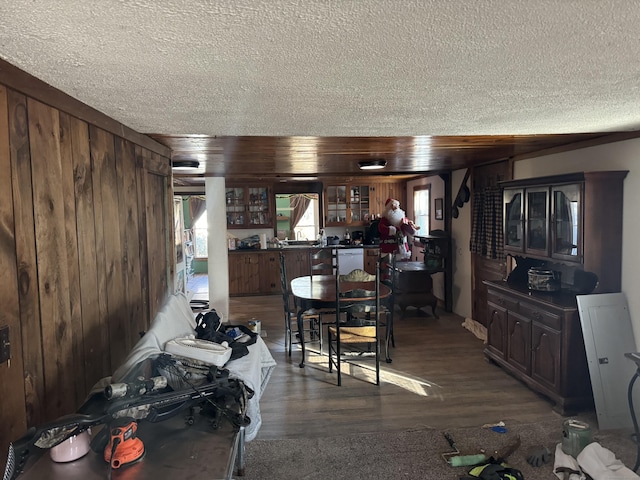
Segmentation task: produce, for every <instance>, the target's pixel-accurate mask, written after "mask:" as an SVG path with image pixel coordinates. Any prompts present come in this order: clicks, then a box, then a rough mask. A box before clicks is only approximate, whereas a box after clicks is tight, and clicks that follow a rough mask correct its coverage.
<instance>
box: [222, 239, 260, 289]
mask: <svg viewBox="0 0 640 480" xmlns="http://www.w3.org/2000/svg"><path fill="white" fill-rule="evenodd" d="M259 292H260V254H259V253H258V252H255V251H251V250H247V251H243V250H236V251H232V252H229V295H256V294H258V293H259Z"/></svg>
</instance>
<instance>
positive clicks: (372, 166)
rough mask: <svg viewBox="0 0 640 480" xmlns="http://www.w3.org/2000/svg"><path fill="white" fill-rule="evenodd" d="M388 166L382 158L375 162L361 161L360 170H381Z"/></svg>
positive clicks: (359, 163)
mask: <svg viewBox="0 0 640 480" xmlns="http://www.w3.org/2000/svg"><path fill="white" fill-rule="evenodd" d="M386 166H387V161H386V160H384V159H382V158H376V159H374V160H360V161H359V162H358V167H360V170H380V169H381V168H384V167H386Z"/></svg>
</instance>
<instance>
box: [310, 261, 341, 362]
mask: <svg viewBox="0 0 640 480" xmlns="http://www.w3.org/2000/svg"><path fill="white" fill-rule="evenodd" d="M339 271H340V264H339V259H338V249H337V248H321V249H314V250H311V251H310V252H309V272H310V275H311V280H312V281H313V276H314V275H332V276H333V277H335V279H336V291H339V290H338V281H339V279H338V272H339ZM337 305H338V301H337V299H335V300H334V301H332V302H330V303H329V304H327V305H326V306H324V307H321V308H317V309H315V311H316V312H317V313H318V314H319V315H320V340H319V346H320V352H321V353H322V345H323V338H324V334H323V331H324V327H325V326H327V325H333V324H334V323H335V322H336V321H337V320H336V318H337V317H339V315H340V312H339V310H337Z"/></svg>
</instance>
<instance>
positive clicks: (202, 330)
mask: <svg viewBox="0 0 640 480" xmlns="http://www.w3.org/2000/svg"><path fill="white" fill-rule="evenodd" d="M236 328H237V329H238V330H239V331H240V332H241V333H244V334H246V335H248V336H249V338H248V339H247V338H243V339H242V340H241V341H236V337H235V336H233V335H229V334H228V333H232V331H234V332H233V333H235V329H236ZM196 338H199V339H201V340H207V341H209V342H215V343H219V344H222V342H227V344H228V345H229V347H231V357H229V360H230V361H231V360H235V359H237V358H241V357H244V356H245V355H247V354H248V353H249V348H248V347H249V345H253V344H254V343H256V341H257V340H258V334H257V333H255V332H252V331H251V330H249V328H248V327H246V326H244V325H227V324H224V325H223V324H222V319H221V318H220V315H219V314H218V312H216V311H215V309H211V310H209V311H208V312H202V313H199V314H198V316H197V317H196Z"/></svg>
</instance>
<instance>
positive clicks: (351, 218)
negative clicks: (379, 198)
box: [325, 184, 371, 227]
mask: <svg viewBox="0 0 640 480" xmlns="http://www.w3.org/2000/svg"><path fill="white" fill-rule="evenodd" d="M370 218H371V211H370V196H369V186H368V185H349V184H345V185H327V187H326V188H325V219H326V222H325V225H326V226H329V227H331V226H337V225H366V224H368V222H369V220H370Z"/></svg>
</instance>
